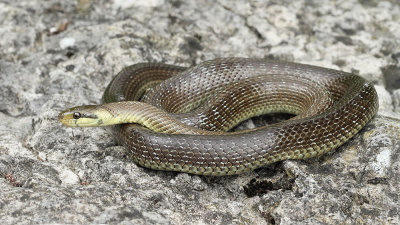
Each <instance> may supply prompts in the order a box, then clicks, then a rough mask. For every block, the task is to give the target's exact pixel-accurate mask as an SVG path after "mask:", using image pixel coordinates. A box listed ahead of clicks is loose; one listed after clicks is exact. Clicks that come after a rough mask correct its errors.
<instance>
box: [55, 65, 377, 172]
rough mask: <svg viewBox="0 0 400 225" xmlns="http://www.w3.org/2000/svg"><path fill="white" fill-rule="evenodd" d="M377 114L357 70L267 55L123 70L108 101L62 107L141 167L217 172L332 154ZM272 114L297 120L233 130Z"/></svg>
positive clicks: (67, 118)
mask: <svg viewBox="0 0 400 225" xmlns="http://www.w3.org/2000/svg"><path fill="white" fill-rule="evenodd" d="M377 110H378V97H377V93H376V90H375V88H374V86H373V84H372V83H371V82H368V81H366V80H365V79H364V78H362V77H360V76H358V75H355V74H352V73H347V72H343V71H339V70H334V69H328V68H323V67H318V66H313V65H306V64H300V63H294V62H286V61H277V60H270V59H263V58H217V59H213V60H208V61H204V62H201V63H199V64H198V65H195V66H192V67H181V66H176V65H170V64H164V63H156V62H147V63H146V62H145V63H137V64H134V65H131V66H127V67H125V68H123V69H122V71H121V72H119V73H118V74H117V75H116V76H115V77H114V78H113V79H112V81H111V82H110V83H109V85H108V86H107V88H106V90H105V91H104V93H103V98H102V104H98V105H84V106H77V107H73V108H69V109H66V110H64V111H62V112H61V113H60V114H59V116H58V120H59V121H60V122H61V123H62V124H64V125H65V126H70V127H98V126H108V127H110V128H111V129H110V130H111V132H112V134H113V135H114V136H115V138H116V140H117V141H118V143H119V144H121V145H123V146H124V147H125V148H126V151H127V155H129V157H130V158H131V159H132V160H133V161H134V162H135V163H137V164H138V165H140V166H142V167H146V168H151V169H155V170H165V171H178V172H186V173H191V174H198V175H211V176H221V175H234V174H240V173H243V172H247V171H251V170H254V169H257V168H260V167H262V166H265V165H267V164H270V163H274V162H278V161H282V160H289V159H307V158H311V157H316V156H320V155H322V154H325V153H327V152H330V151H332V150H334V149H337V148H338V147H339V146H341V145H342V144H344V143H345V142H346V141H348V140H349V139H350V138H352V137H353V136H354V135H355V134H356V133H358V132H359V131H360V130H361V129H362V128H363V127H364V126H365V125H366V124H367V123H368V122H369V121H370V120H371V119H372V118H373V116H374V115H375V114H376V113H377ZM270 113H289V114H292V115H294V116H293V117H292V118H290V119H288V120H284V121H281V122H278V123H275V124H269V125H265V126H260V127H256V128H251V129H246V130H240V131H232V129H233V128H234V127H236V126H237V125H238V124H240V123H242V122H243V121H246V120H248V119H249V118H252V117H256V116H259V115H264V114H270Z"/></svg>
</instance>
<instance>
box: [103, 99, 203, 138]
mask: <svg viewBox="0 0 400 225" xmlns="http://www.w3.org/2000/svg"><path fill="white" fill-rule="evenodd" d="M97 110H98V117H99V121H100V123H101V125H102V126H108V125H117V124H129V123H136V124H140V125H142V126H144V127H146V128H148V129H150V130H152V131H154V132H159V133H168V134H206V133H207V131H204V130H200V129H193V128H192V127H189V126H188V125H185V124H183V123H181V122H180V121H178V120H177V119H175V118H174V117H172V116H171V115H170V114H168V113H166V112H165V111H163V110H161V109H159V108H157V107H155V106H152V105H150V104H147V103H143V102H137V101H125V102H113V103H107V104H103V105H100V106H98V109H97ZM160 118H162V119H160Z"/></svg>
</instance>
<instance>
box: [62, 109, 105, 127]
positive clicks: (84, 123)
mask: <svg viewBox="0 0 400 225" xmlns="http://www.w3.org/2000/svg"><path fill="white" fill-rule="evenodd" d="M97 114H98V110H97V106H96V105H85V106H77V107H73V108H70V109H67V110H64V111H62V112H61V113H60V114H59V115H58V120H59V121H60V122H61V123H62V124H64V125H65V126H67V127H97V126H101V125H102V123H103V122H102V120H101V119H99V116H98V115H97Z"/></svg>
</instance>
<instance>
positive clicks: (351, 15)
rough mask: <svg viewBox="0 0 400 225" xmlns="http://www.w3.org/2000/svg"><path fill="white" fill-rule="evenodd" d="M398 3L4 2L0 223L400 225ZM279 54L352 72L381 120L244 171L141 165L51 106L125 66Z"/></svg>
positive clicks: (87, 97)
mask: <svg viewBox="0 0 400 225" xmlns="http://www.w3.org/2000/svg"><path fill="white" fill-rule="evenodd" d="M399 15H400V3H399V2H398V1H396V0H392V1H378V0H363V1H361V0H360V1H356V0H337V1H333V0H331V1H328V0H322V1H321V0H307V1H306V0H300V1H289V0H284V1H278V0H276V1H245V0H240V1H229V0H218V1H213V0H208V1H194V0H190V1H183V0H182V1H178V0H176V1H166V0H151V1H149V0H137V1H133V0H130V1H122V0H114V1H105V0H99V1H91V0H79V1H60V0H53V1H32V0H17V1H11V0H2V1H0V37H1V38H0V119H1V123H0V190H1V191H0V223H1V224H13V223H20V224H32V223H48V224H53V223H84V224H87V223H94V224H98V223H108V224H153V223H155V224H298V223H313V224H339V223H340V224H399V223H400V218H399V214H400V193H399V190H400V178H399V177H400V160H399V159H400V62H399V61H400V47H399V46H400V16H399ZM225 56H242V57H259V58H263V57H265V58H275V59H281V60H289V61H296V62H303V63H307V64H314V65H319V66H324V67H329V68H334V69H340V70H345V71H350V72H354V73H358V74H360V75H361V76H363V77H365V78H366V79H368V80H370V81H371V82H373V83H374V84H376V88H377V91H378V93H379V100H380V111H379V113H378V116H376V118H374V119H373V120H372V122H371V123H369V124H368V125H367V126H366V127H365V128H364V129H363V130H362V131H361V132H360V133H359V134H357V135H356V136H355V137H354V138H353V139H352V140H350V141H349V142H348V143H346V144H345V145H344V146H343V147H341V148H339V149H338V150H337V151H336V152H334V153H332V154H328V155H325V156H322V157H320V158H317V159H312V160H307V161H286V162H281V163H276V164H273V165H269V166H267V167H265V168H262V169H259V170H257V171H253V172H250V173H247V174H243V175H240V176H231V177H201V176H193V175H188V174H183V173H172V172H161V171H152V170H149V169H144V168H141V167H138V166H136V165H135V164H134V163H132V162H131V161H130V160H129V158H127V157H126V155H125V153H124V149H123V148H122V147H119V146H116V144H115V142H114V141H113V139H112V137H111V136H110V135H109V134H108V133H107V132H106V131H105V130H103V129H101V128H94V129H84V130H81V129H71V128H66V127H63V126H61V124H60V123H58V121H57V119H56V118H57V114H58V112H59V111H60V110H62V109H64V108H67V107H71V106H75V105H82V104H95V103H98V102H99V100H100V97H101V94H102V92H103V91H104V88H105V87H106V85H107V84H108V82H109V81H110V80H111V78H112V76H113V75H114V74H116V73H117V72H118V71H119V70H121V69H122V68H123V67H125V66H127V65H130V64H133V63H136V62H143V61H157V62H166V63H174V64H179V65H184V66H190V65H195V64H197V63H199V62H201V61H204V60H207V59H213V58H216V57H225Z"/></svg>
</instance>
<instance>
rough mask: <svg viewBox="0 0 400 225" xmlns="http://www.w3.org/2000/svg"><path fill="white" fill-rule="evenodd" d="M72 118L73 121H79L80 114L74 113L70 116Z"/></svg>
mask: <svg viewBox="0 0 400 225" xmlns="http://www.w3.org/2000/svg"><path fill="white" fill-rule="evenodd" d="M72 117H74V119H76V120H77V119H79V118H81V114H80V113H78V112H74V114H73V115H72Z"/></svg>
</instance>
